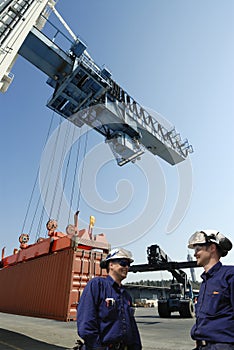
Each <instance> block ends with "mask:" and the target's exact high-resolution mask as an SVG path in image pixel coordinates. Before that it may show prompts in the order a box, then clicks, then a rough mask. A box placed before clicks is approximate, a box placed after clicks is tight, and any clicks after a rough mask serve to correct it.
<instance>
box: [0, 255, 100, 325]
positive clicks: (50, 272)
mask: <svg viewBox="0 0 234 350" xmlns="http://www.w3.org/2000/svg"><path fill="white" fill-rule="evenodd" d="M102 258H103V254H102V253H99V252H93V251H85V250H78V251H74V250H73V249H71V248H70V249H66V250H63V251H58V252H55V253H53V254H50V255H45V256H42V257H38V258H35V259H33V260H29V261H25V262H21V263H18V264H16V265H14V266H9V267H7V268H3V269H1V270H0V285H1V288H0V311H1V312H7V313H13V314H20V315H27V316H34V317H45V318H51V319H56V320H62V321H67V320H70V319H74V320H75V318H76V306H77V302H78V299H79V297H80V294H81V292H82V290H83V289H84V287H85V285H86V283H87V282H88V280H89V279H91V278H92V277H93V276H99V275H101V274H102V272H104V270H103V271H102V270H101V269H100V260H101V259H102Z"/></svg>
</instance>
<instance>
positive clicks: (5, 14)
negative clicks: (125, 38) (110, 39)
mask: <svg viewBox="0 0 234 350" xmlns="http://www.w3.org/2000/svg"><path fill="white" fill-rule="evenodd" d="M51 2H52V3H51ZM47 5H48V6H50V8H52V9H53V8H54V1H52V0H50V1H48V0H47V1H46V0H27V1H26V0H25V1H24V0H13V1H7V0H6V6H3V3H2V6H1V7H0V9H1V11H2V12H1V14H0V16H1V17H0V19H1V21H0V23H3V24H0V39H1V43H0V44H1V47H0V59H1V70H0V84H1V85H0V89H1V91H5V90H6V89H7V87H8V85H9V84H10V82H11V80H12V77H11V76H10V73H9V70H10V67H11V65H12V64H13V62H14V59H15V57H16V55H17V53H19V54H20V55H22V56H23V57H24V58H26V59H27V60H28V61H30V62H31V63H32V64H33V65H34V66H36V67H37V68H39V69H40V70H41V71H43V72H44V73H45V74H47V75H48V77H49V79H48V80H47V83H48V84H49V85H50V86H51V87H52V88H53V89H54V92H53V95H52V97H51V98H50V100H49V102H48V104H47V106H48V107H49V108H51V109H52V110H54V111H55V112H56V113H58V114H60V115H61V116H63V117H64V118H66V119H67V120H69V121H70V122H72V123H73V124H75V125H76V126H78V127H81V126H82V125H84V124H87V125H89V126H90V127H91V128H93V129H95V130H96V131H97V132H99V133H100V134H102V135H103V136H104V137H105V141H106V143H107V144H108V145H109V146H110V148H111V151H112V152H113V154H114V156H115V158H116V160H117V163H118V165H120V166H122V165H124V164H126V163H128V162H129V161H135V160H136V159H138V158H139V157H140V156H141V155H142V154H143V153H144V152H145V150H146V149H147V150H149V151H150V152H151V153H152V154H153V155H157V156H159V157H161V158H162V159H164V160H165V161H167V162H168V163H169V164H171V165H174V164H177V163H179V162H182V161H183V160H185V159H186V158H187V156H188V155H189V153H191V152H193V149H192V146H191V145H190V144H189V143H188V141H187V140H185V141H183V140H182V139H181V137H180V135H179V133H177V132H176V130H175V128H173V129H170V130H168V129H167V128H165V127H164V126H163V125H162V124H161V123H160V122H159V121H157V120H156V119H155V118H154V117H153V116H152V115H151V114H150V113H149V112H148V111H146V110H145V109H144V108H143V107H142V106H141V105H140V104H139V103H137V101H136V100H135V99H134V98H133V97H131V95H130V94H129V93H127V92H126V91H125V90H124V89H123V88H122V87H121V86H120V85H119V84H117V82H116V81H115V80H114V79H113V78H112V74H111V72H110V71H109V70H108V69H106V68H100V67H99V66H98V65H97V64H96V63H95V62H94V60H93V59H92V57H91V56H90V55H89V54H88V52H87V47H86V45H85V44H84V43H83V42H82V41H81V40H80V39H79V38H78V37H76V36H75V35H74V34H73V32H71V31H70V30H69V33H70V34H72V35H71V36H72V40H70V39H69V46H70V48H69V50H68V51H67V50H64V49H63V48H61V47H60V46H58V45H56V44H55V42H54V40H51V39H49V38H48V37H47V36H45V35H44V34H43V33H42V31H41V30H38V29H37V28H36V27H35V26H34V24H36V22H37V21H38V19H39V18H40V19H42V20H43V21H46V20H47V18H45V17H43V16H41V12H42V11H43V10H45V8H46V6H47ZM55 14H56V15H57V16H58V13H57V11H55ZM60 17H61V16H60ZM61 20H62V21H63V22H64V20H63V19H61ZM4 21H5V22H4ZM9 21H11V22H9ZM8 22H9V23H11V25H9V23H8ZM13 23H14V26H13ZM9 28H10V29H9ZM66 29H69V28H67V25H66ZM59 32H61V31H60V30H59V29H57V33H59ZM56 35H57V34H56Z"/></svg>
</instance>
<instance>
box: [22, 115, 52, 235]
mask: <svg viewBox="0 0 234 350" xmlns="http://www.w3.org/2000/svg"><path fill="white" fill-rule="evenodd" d="M54 116H55V112H53V113H52V116H51V120H50V124H49V129H48V132H47V136H46V139H45V143H44V147H45V145H46V144H47V142H48V139H49V136H50V134H51V130H52V125H53V121H54ZM39 173H40V166H38V169H37V173H36V178H35V181H34V184H33V189H32V192H31V195H30V199H29V202H28V206H27V210H26V214H25V217H24V221H23V225H22V231H21V232H24V230H25V226H26V222H27V220H28V215H29V211H30V208H31V206H32V201H33V198H34V193H35V189H36V185H37V183H38V178H39Z"/></svg>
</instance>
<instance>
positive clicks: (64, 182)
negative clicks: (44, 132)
mask: <svg viewBox="0 0 234 350" xmlns="http://www.w3.org/2000/svg"><path fill="white" fill-rule="evenodd" d="M69 124H71V123H69ZM69 128H70V129H71V125H69ZM70 129H69V131H70ZM72 129H73V130H72V137H71V141H72V142H71V144H72V145H73V141H74V138H75V131H76V130H75V127H73V128H72ZM72 148H73V147H70V150H69V153H68V158H67V164H66V170H65V174H64V179H63V187H62V192H61V195H60V200H59V206H58V212H57V216H56V217H57V218H59V217H60V211H61V206H62V199H63V193H64V192H65V187H66V183H67V175H68V170H69V166H70V160H71V155H72ZM74 176H75V175H73V177H74ZM70 206H71V202H70Z"/></svg>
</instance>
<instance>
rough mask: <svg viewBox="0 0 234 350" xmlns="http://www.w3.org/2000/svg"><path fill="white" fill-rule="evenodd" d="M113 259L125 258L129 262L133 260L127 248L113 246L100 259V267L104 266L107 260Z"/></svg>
mask: <svg viewBox="0 0 234 350" xmlns="http://www.w3.org/2000/svg"><path fill="white" fill-rule="evenodd" d="M115 259H127V260H129V261H130V262H131V263H132V262H133V261H134V260H133V258H132V253H131V252H130V251H129V250H126V249H124V248H115V249H112V250H111V251H110V252H109V254H108V255H107V256H106V258H105V259H104V260H102V261H101V267H102V268H106V267H107V263H108V261H110V260H115Z"/></svg>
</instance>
